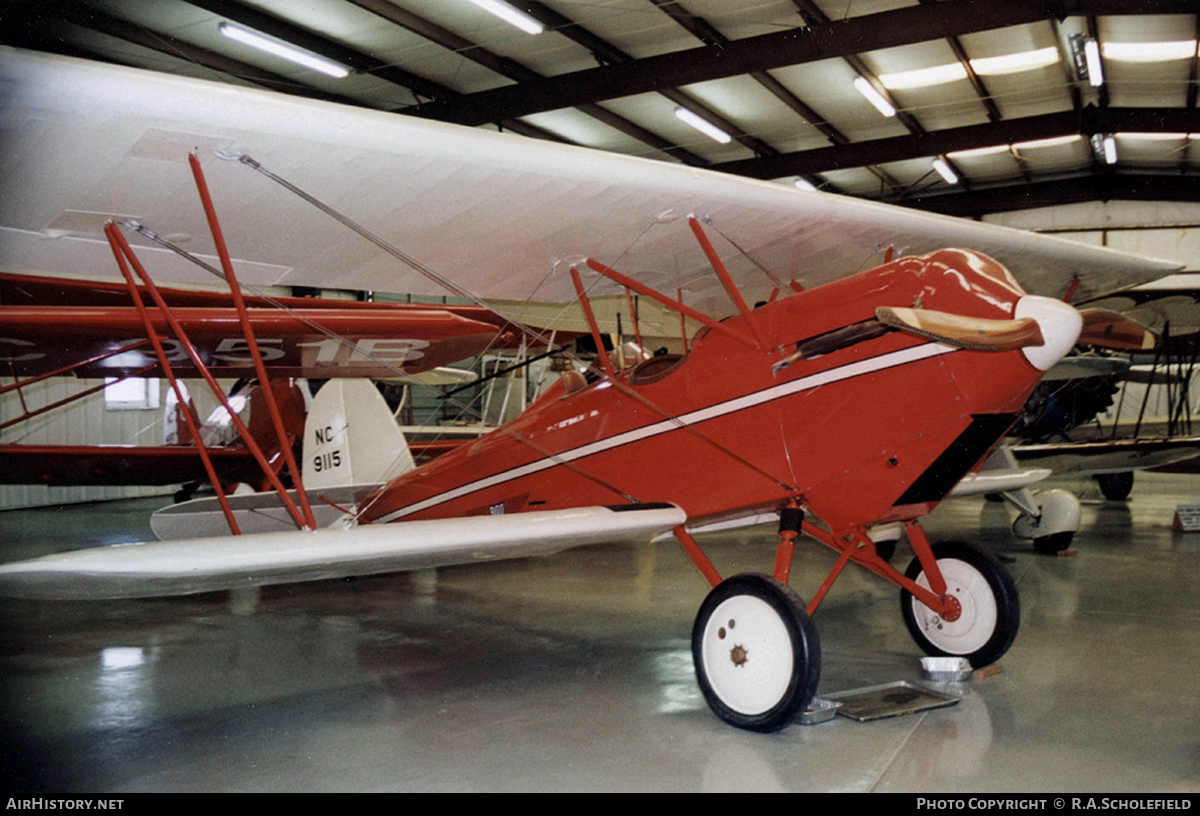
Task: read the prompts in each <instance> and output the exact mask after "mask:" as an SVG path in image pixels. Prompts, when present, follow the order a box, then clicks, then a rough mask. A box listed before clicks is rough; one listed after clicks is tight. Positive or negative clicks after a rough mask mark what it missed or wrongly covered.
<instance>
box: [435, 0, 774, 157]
mask: <svg viewBox="0 0 1200 816" xmlns="http://www.w3.org/2000/svg"><path fill="white" fill-rule="evenodd" d="M521 9H522V10H523V11H525V12H526V13H527V14H529V15H531V16H532V17H534V18H535V19H536V20H538V22H540V23H541V24H542V25H544V26H546V27H547V28H548V29H551V30H553V31H555V32H556V33H558V34H561V35H562V36H564V37H566V38H568V39H570V40H572V41H573V42H575V43H577V44H579V45H582V46H583V47H584V48H586V49H588V50H589V51H591V52H592V55H593V56H594V57H595V58H596V60H597V61H598V62H600V64H601V66H602V67H601V68H599V69H595V70H599V71H605V70H609V69H612V68H615V67H617V66H619V65H633V64H635V63H637V60H636V59H634V58H633V57H632V56H630V55H629V54H627V53H625V52H624V51H622V50H621V49H620V48H618V47H617V46H615V45H613V44H612V43H610V42H608V41H607V40H605V39H604V38H602V37H599V36H597V35H596V34H593V33H592V32H590V31H588V30H587V29H586V28H584V27H583V26H582V25H580V24H579V23H577V22H575V21H574V20H571V19H570V18H568V17H565V16H563V15H562V14H559V13H558V12H557V11H555V10H554V9H552V8H550V7H549V6H547V5H545V4H544V3H539V2H536V0H525V2H523V3H522V4H521ZM556 80H557V77H547V78H545V79H541V80H538V81H536V82H524V83H521V84H520V85H513V86H508V87H509V88H512V89H516V88H528V87H533V86H539V85H541V84H543V83H554V82H556ZM677 84H687V83H677ZM497 90H498V91H504V90H506V89H505V88H498V89H497ZM646 90H647V92H657V93H661V94H662V95H663V96H665V97H666V98H667V99H669V100H671V101H672V102H674V103H675V104H676V105H678V106H679V107H681V108H686V109H687V110H690V111H691V112H692V113H694V114H696V115H697V116H699V117H701V118H702V119H706V120H708V121H709V122H710V123H712V124H714V125H716V126H717V127H719V128H720V129H721V130H723V131H725V132H726V133H728V134H729V135H730V136H731V137H733V139H734V140H736V141H737V142H738V143H739V144H741V145H742V146H743V147H747V148H749V149H750V150H751V151H752V152H753V153H754V155H756V156H774V155H776V154H777V153H778V152H779V151H778V150H776V149H775V148H773V147H771V145H769V144H767V143H766V142H764V141H763V140H762V139H759V138H758V137H757V136H752V135H750V134H749V133H746V132H745V131H744V130H743V129H742V128H741V127H740V126H739V125H738V124H737V123H735V122H733V121H731V120H729V119H727V118H725V117H724V116H722V115H721V114H720V113H719V112H717V111H715V110H713V109H712V108H711V107H709V106H708V105H706V104H705V103H703V102H701V101H700V100H699V99H697V98H696V97H694V96H692V95H691V94H689V93H686V92H684V91H681V90H679V89H678V88H677V87H675V86H674V85H663V86H661V87H652V88H647V89H646ZM483 93H490V91H484V92H483ZM627 95H628V94H615V95H610V96H608V97H605V98H613V97H614V96H627ZM474 97H475V94H471V95H470V97H469V98H474ZM464 98H468V97H464ZM599 101H601V99H599V98H597V99H581V100H580V101H579V102H578V103H576V104H573V105H564V106H562V107H581V106H583V105H586V104H591V103H595V102H599ZM429 104H430V105H431V106H437V105H441V104H451V103H441V102H432V103H429ZM424 107H425V106H422V110H423V109H424ZM554 109H555V108H545V109H543V111H540V112H544V111H545V110H554ZM412 112H413V113H416V114H417V115H423V114H422V111H421V110H417V111H412ZM522 115H524V114H522ZM431 118H438V117H431ZM446 121H453V120H446ZM490 121H493V120H492V119H491V118H485V119H482V120H480V121H479V122H478V123H477V124H484V123H486V122H490ZM463 124H465V123H463Z"/></svg>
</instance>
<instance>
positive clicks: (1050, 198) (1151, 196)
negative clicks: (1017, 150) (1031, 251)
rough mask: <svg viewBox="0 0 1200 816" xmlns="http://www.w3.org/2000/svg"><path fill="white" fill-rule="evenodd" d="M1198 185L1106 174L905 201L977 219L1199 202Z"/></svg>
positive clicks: (1175, 178)
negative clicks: (1100, 204)
mask: <svg viewBox="0 0 1200 816" xmlns="http://www.w3.org/2000/svg"><path fill="white" fill-rule="evenodd" d="M1197 187H1200V178H1198V177H1197V176H1195V175H1191V176H1184V175H1164V174H1150V173H1125V172H1121V173H1108V172H1105V173H1094V174H1092V175H1087V176H1077V177H1073V178H1064V179H1052V180H1047V181H1035V182H1033V183H1029V184H1026V183H1024V182H1020V183H1016V184H1010V185H1000V186H990V187H982V188H977V189H974V190H970V191H962V192H953V193H942V194H938V195H927V196H923V197H921V196H917V197H913V198H910V199H907V200H905V201H904V202H903V203H904V206H906V207H912V208H914V209H919V210H925V211H927V212H937V213H942V214H944V215H954V216H959V217H962V218H979V217H980V216H984V215H989V214H992V213H999V212H1012V211H1014V210H1030V209H1035V208H1038V207H1058V206H1063V205H1065V204H1078V203H1081V202H1088V201H1196V200H1197V193H1196V190H1197Z"/></svg>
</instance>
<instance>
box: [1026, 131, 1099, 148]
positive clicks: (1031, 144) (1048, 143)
mask: <svg viewBox="0 0 1200 816" xmlns="http://www.w3.org/2000/svg"><path fill="white" fill-rule="evenodd" d="M1082 138H1083V137H1082V136H1080V135H1079V134H1078V133H1073V134H1071V135H1070V136H1052V137H1050V138H1049V139H1032V140H1030V141H1028V142H1017V143H1016V144H1015V145H1013V150H1037V149H1038V148H1040V147H1061V146H1062V145H1068V144H1072V143H1074V142H1078V141H1079V140H1080V139H1082Z"/></svg>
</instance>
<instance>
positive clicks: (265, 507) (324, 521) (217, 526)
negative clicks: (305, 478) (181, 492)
mask: <svg viewBox="0 0 1200 816" xmlns="http://www.w3.org/2000/svg"><path fill="white" fill-rule="evenodd" d="M379 487H380V485H379V484H378V483H375V484H365V485H349V486H346V487H329V488H322V489H320V490H315V491H310V493H309V501H310V502H311V503H312V511H313V515H314V516H315V517H316V521H317V526H318V527H329V526H330V525H332V524H334V523H336V522H337V521H338V519H340V518H342V516H344V515H345V512H344V511H353V510H354V509H355V508H356V507H357V506H358V503H359V502H361V501H362V500H363V499H364V498H365V497H366V496H367V495H369V494H370V493H371V492H373V491H374V490H377V489H378V488H379ZM288 494H289V496H290V497H291V499H292V501H296V500H297V492H296V491H295V490H289V491H288ZM225 500H226V501H227V502H228V503H229V509H230V510H232V511H233V515H234V518H236V519H237V523H238V528H239V529H240V530H241V531H242V533H282V532H288V531H292V530H296V529H297V527H296V520H295V519H294V518H292V514H291V513H290V512H289V511H288V509H287V508H286V507H284V505H283V502H282V501H280V500H279V494H278V493H276V492H275V491H273V490H272V491H267V492H263V493H244V494H238V495H233V496H226V499H225ZM150 529H151V530H153V531H154V534H155V535H156V536H158V538H159V539H160V540H162V541H176V540H180V539H185V538H212V537H216V536H223V535H228V534H229V522H228V521H226V519H225V511H224V510H223V509H222V508H221V501H220V499H218V498H217V497H216V496H206V497H204V498H200V499H192V500H191V501H185V502H180V503H179V504H172V505H168V506H166V507H164V508H162V509H161V510H156V511H155V512H154V514H153V515H151V516H150Z"/></svg>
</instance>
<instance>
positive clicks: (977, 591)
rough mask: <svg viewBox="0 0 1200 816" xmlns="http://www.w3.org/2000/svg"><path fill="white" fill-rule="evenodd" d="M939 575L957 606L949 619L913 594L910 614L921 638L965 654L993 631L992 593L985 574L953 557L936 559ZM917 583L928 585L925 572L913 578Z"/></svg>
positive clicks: (972, 650)
mask: <svg viewBox="0 0 1200 816" xmlns="http://www.w3.org/2000/svg"><path fill="white" fill-rule="evenodd" d="M937 565H938V569H940V570H941V572H942V577H943V578H945V579H946V592H947V594H949V595H953V596H954V597H955V598H956V599H957V600H958V604H959V607H960V610H959V614H958V617H957V618H955V619H954V620H953V621H947V620H943V619H942V617H941V616H940V615H938V614H937V613H936V612H934V611H933V610H932V609H930V608H929V607H927V606H925V604H923V603H921V602H920V601H918V600H917V599H916V598H913V599H912V601H911V603H912V610H913V617H914V618H915V619H916V622H917V626H918V627H920V629H921V632H922V633H923V634H924V635H925V638H926V639H927V640H928V641H929V642H930V643H931V644H933V645H934V646H936V647H937V648H938V649H941V650H942V651H943V652H946V653H947V654H952V655H968V654H973V653H974V652H976V651H978V650H979V649H982V648H983V647H984V645H986V644H987V642H988V640H990V639H991V637H992V633H993V632H995V631H996V623H997V621H998V620H999V615H998V612H997V609H996V596H995V593H993V591H992V587H991V584H989V583H988V582H987V578H985V577H984V575H983V574H982V573H981V572H979V570H977V569H975V568H974V567H973V566H971V565H970V564H968V563H967V562H966V561H960V560H958V559H957V558H941V559H938V562H937ZM917 584H919V585H920V586H922V587H924V588H925V589H929V588H930V587H929V579H928V578H927V577H926V575H925V573H923V572H922V573H921V575H920V576H919V577H918V578H917Z"/></svg>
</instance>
